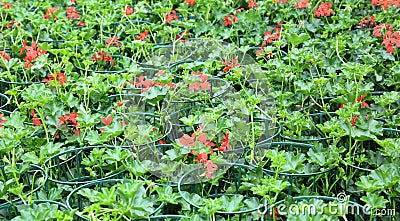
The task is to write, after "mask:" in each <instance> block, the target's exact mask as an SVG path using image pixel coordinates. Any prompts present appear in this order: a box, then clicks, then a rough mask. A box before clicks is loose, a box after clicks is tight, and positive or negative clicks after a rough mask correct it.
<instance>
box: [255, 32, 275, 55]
mask: <svg viewBox="0 0 400 221" xmlns="http://www.w3.org/2000/svg"><path fill="white" fill-rule="evenodd" d="M274 30H275V33H274V34H272V31H266V32H264V36H265V37H264V41H263V42H262V43H261V48H260V50H257V51H256V55H257V56H261V55H262V53H263V52H265V45H266V44H271V43H272V42H273V41H275V40H277V39H279V38H280V37H281V28H280V27H278V26H276V27H275V28H274ZM269 55H270V56H271V54H269Z"/></svg>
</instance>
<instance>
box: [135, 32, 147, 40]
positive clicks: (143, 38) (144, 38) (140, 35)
mask: <svg viewBox="0 0 400 221" xmlns="http://www.w3.org/2000/svg"><path fill="white" fill-rule="evenodd" d="M147 35H149V30H145V31H144V32H142V33H140V34H139V36H137V37H136V40H138V41H145V40H146V38H147ZM146 41H147V42H149V41H150V40H149V39H147V40H146Z"/></svg>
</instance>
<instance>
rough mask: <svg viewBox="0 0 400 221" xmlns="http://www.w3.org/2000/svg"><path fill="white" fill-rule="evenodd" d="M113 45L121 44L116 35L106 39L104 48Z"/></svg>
mask: <svg viewBox="0 0 400 221" xmlns="http://www.w3.org/2000/svg"><path fill="white" fill-rule="evenodd" d="M113 45H116V46H118V47H119V46H121V43H120V42H118V36H114V37H111V38H108V39H106V48H108V47H110V46H113Z"/></svg>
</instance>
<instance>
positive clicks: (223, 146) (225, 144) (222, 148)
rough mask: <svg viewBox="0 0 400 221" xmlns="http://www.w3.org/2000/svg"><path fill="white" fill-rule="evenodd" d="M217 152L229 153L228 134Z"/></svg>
mask: <svg viewBox="0 0 400 221" xmlns="http://www.w3.org/2000/svg"><path fill="white" fill-rule="evenodd" d="M218 150H219V151H222V152H225V151H227V150H228V151H231V150H232V149H231V145H230V144H229V134H225V135H224V140H223V141H222V143H221V145H220V146H219V147H218Z"/></svg>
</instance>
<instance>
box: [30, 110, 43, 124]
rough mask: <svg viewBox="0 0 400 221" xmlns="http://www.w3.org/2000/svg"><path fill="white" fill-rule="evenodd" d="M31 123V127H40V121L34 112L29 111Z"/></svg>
mask: <svg viewBox="0 0 400 221" xmlns="http://www.w3.org/2000/svg"><path fill="white" fill-rule="evenodd" d="M31 116H32V122H33V126H40V125H42V121H40V119H39V118H38V117H37V116H36V113H35V110H31Z"/></svg>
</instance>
